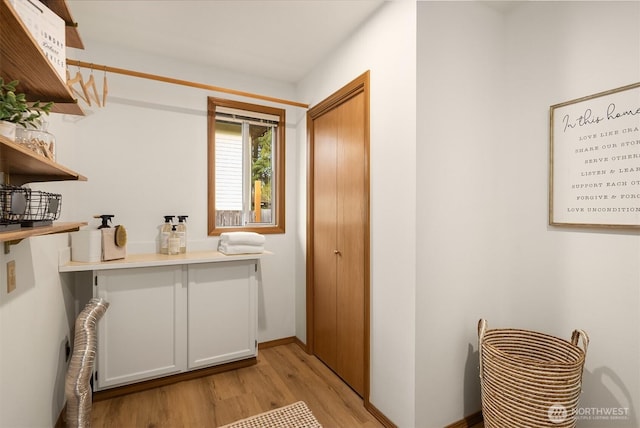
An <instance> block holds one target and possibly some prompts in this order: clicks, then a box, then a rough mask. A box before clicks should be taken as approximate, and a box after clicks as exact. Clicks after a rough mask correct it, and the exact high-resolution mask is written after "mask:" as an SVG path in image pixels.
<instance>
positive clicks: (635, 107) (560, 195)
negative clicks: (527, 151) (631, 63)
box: [549, 82, 640, 228]
mask: <svg viewBox="0 0 640 428" xmlns="http://www.w3.org/2000/svg"><path fill="white" fill-rule="evenodd" d="M549 128H550V148H549V224H550V225H551V226H583V227H614V228H640V82H638V83H634V84H631V85H627V86H623V87H620V88H616V89H612V90H609V91H605V92H600V93H597V94H594V95H589V96H586V97H582V98H579V99H575V100H572V101H567V102H564V103H560V104H556V105H552V106H551V108H550V127H549Z"/></svg>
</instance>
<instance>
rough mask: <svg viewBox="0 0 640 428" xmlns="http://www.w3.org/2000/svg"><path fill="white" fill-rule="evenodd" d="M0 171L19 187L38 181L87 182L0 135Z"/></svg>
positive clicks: (78, 175)
mask: <svg viewBox="0 0 640 428" xmlns="http://www.w3.org/2000/svg"><path fill="white" fill-rule="evenodd" d="M0 171H2V172H4V173H5V174H9V177H10V183H8V184H13V185H16V186H21V185H23V184H25V183H33V182H40V181H66V180H77V181H87V178H86V177H85V176H83V175H80V174H78V173H77V172H75V171H72V170H70V169H68V168H66V167H64V166H62V165H60V164H57V163H55V162H53V161H50V160H49V159H47V158H45V157H44V156H41V155H39V154H37V153H35V152H34V151H32V150H29V149H28V148H26V147H23V146H21V145H20V144H17V143H14V142H13V141H11V140H9V139H8V138H6V137H3V136H1V135H0Z"/></svg>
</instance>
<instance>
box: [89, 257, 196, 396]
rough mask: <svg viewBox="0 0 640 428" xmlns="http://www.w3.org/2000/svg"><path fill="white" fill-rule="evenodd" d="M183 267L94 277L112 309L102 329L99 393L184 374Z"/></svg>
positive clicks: (100, 273) (113, 272)
mask: <svg viewBox="0 0 640 428" xmlns="http://www.w3.org/2000/svg"><path fill="white" fill-rule="evenodd" d="M185 276H186V274H185V273H184V269H183V267H182V266H165V267H153V268H136V269H117V270H105V271H98V272H96V274H95V281H96V284H97V286H96V287H95V288H96V291H95V294H97V296H98V297H102V298H104V299H105V300H106V301H108V302H109V303H110V305H109V310H108V311H107V312H106V313H105V315H104V317H103V318H102V319H101V320H100V322H99V323H98V355H97V365H96V371H97V375H96V386H97V388H96V389H98V390H99V389H104V388H109V387H113V386H118V385H124V384H129V383H132V382H136V381H140V380H144V379H151V378H155V377H159V376H165V375H169V374H173V373H179V372H181V371H184V370H185V367H186V337H185V334H184V330H185V326H186V302H185V292H184V290H185V287H186V282H185V278H184V277H185Z"/></svg>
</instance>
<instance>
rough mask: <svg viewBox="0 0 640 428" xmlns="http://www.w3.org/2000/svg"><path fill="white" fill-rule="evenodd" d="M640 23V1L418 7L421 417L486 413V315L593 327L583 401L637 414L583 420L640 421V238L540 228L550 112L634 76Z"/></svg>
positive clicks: (443, 419) (561, 327) (555, 326)
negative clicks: (482, 354) (480, 363)
mask: <svg viewBox="0 0 640 428" xmlns="http://www.w3.org/2000/svg"><path fill="white" fill-rule="evenodd" d="M452 22H455V23H456V24H455V25H451V23H452ZM638 22H640V3H638V2H604V1H603V2H523V3H520V4H519V5H518V6H517V7H515V8H513V9H512V10H510V11H508V12H507V13H506V14H505V15H503V14H501V13H500V12H499V11H497V10H494V9H491V8H487V7H485V6H484V5H482V4H477V3H474V2H419V4H418V118H419V119H418V138H417V139H418V141H417V147H418V150H417V154H418V156H417V157H418V164H419V168H418V192H417V194H418V206H417V212H418V218H419V219H420V222H419V225H418V236H417V241H418V246H417V284H418V286H417V289H418V290H417V293H416V296H417V298H416V307H417V309H416V313H417V315H416V318H417V321H416V361H418V362H420V363H418V364H417V368H416V374H417V380H416V384H417V385H416V425H417V426H422V427H436V426H443V425H445V424H447V423H450V422H452V421H455V420H458V419H460V418H461V417H462V416H464V415H467V414H470V413H473V412H475V411H477V410H479V408H480V396H479V381H478V377H477V376H478V370H477V358H478V356H477V334H476V324H477V321H478V319H479V318H481V317H483V318H486V319H488V321H489V326H490V327H517V328H529V329H534V330H539V331H544V332H547V333H550V334H553V335H556V336H559V337H563V338H567V339H568V338H569V337H570V334H571V331H572V330H573V329H575V328H580V329H584V330H586V331H587V333H588V334H589V335H590V337H591V345H590V347H589V350H588V353H587V362H586V366H585V372H584V384H583V394H582V396H581V407H584V408H587V407H595V408H605V409H606V408H613V407H622V408H629V417H628V418H626V419H624V420H620V421H602V420H591V421H588V420H581V421H580V426H594V427H603V426H616V427H618V426H628V427H634V426H638V425H639V424H640V419H639V416H638V412H639V411H640V371H639V367H638V361H640V316H639V313H640V310H639V309H640V291H639V290H640V257H639V256H640V240H639V238H638V232H637V231H618V232H614V231H602V230H589V229H564V228H554V227H549V226H548V225H547V207H548V203H547V185H548V162H549V161H548V144H549V141H548V140H549V137H548V129H549V128H548V123H549V121H548V114H549V106H550V105H553V104H556V103H559V102H563V101H568V100H571V99H575V98H578V97H581V96H585V95H589V94H593V93H596V92H600V91H604V90H607V89H612V88H616V87H620V86H623V85H626V84H629V83H634V82H637V81H638V79H639V76H640V30H639V27H638ZM460 28H464V29H465V31H460Z"/></svg>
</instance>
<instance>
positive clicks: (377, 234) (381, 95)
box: [296, 1, 416, 427]
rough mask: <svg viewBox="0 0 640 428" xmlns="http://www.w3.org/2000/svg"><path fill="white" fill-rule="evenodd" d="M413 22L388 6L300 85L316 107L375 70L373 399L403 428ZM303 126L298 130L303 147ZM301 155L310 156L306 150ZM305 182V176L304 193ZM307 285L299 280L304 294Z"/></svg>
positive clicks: (410, 7)
mask: <svg viewBox="0 0 640 428" xmlns="http://www.w3.org/2000/svg"><path fill="white" fill-rule="evenodd" d="M415 25H416V6H415V3H414V2H412V1H397V2H386V3H385V4H384V5H383V6H382V7H381V8H380V9H379V10H378V11H377V12H376V13H375V14H374V15H373V16H372V18H371V19H370V20H369V21H368V22H367V23H366V24H365V25H364V26H363V27H362V28H360V29H359V30H358V31H357V32H356V33H355V34H354V35H353V37H352V38H351V39H350V40H348V41H347V42H346V43H344V44H343V46H342V47H341V48H340V49H338V50H337V51H335V52H334V53H332V55H331V56H330V57H329V58H327V59H326V60H325V61H324V62H323V64H321V65H320V66H318V67H317V68H316V69H315V70H314V71H313V72H312V73H311V74H310V75H309V76H307V77H306V78H304V79H303V80H302V82H300V84H299V87H298V98H300V99H302V100H304V101H305V102H310V103H311V105H315V104H317V103H319V102H320V101H322V100H323V99H324V98H326V97H327V96H329V95H330V94H332V93H333V92H335V91H337V90H338V89H340V88H341V87H342V86H344V85H345V84H347V83H348V82H350V81H351V80H353V79H354V78H356V77H357V76H359V75H360V74H362V73H363V72H365V71H366V70H370V71H371V75H370V81H371V102H370V104H371V106H370V108H371V129H370V132H371V139H370V140H371V141H370V159H371V164H370V175H371V373H370V376H371V394H370V401H371V403H372V404H373V405H374V406H376V408H378V409H379V410H380V411H382V413H384V414H385V415H386V416H387V417H389V418H390V419H391V420H392V421H394V422H395V423H396V424H399V425H400V426H405V427H411V426H413V425H414V355H415V350H414V323H415V321H414V309H413V307H414V306H413V301H414V296H415V249H414V248H415V221H416V219H415V205H416V203H415V181H416V180H415V174H416V173H415V117H416V115H415V70H416V63H415V39H416V33H415ZM305 126H306V124H305V123H304V122H301V125H300V126H299V128H298V129H299V131H298V139H299V145H300V148H301V149H302V147H306V137H305V135H306V134H305V132H304V131H305V129H306V128H305ZM299 153H300V159H305V157H306V151H305V153H303V152H302V150H301V151H300V152H299ZM299 164H302V161H299ZM304 180H306V174H304V173H303V172H301V174H300V185H299V186H300V187H301V188H302V187H303V186H304V185H305V184H304ZM305 215H306V214H304V215H303V214H302V213H301V214H300V218H301V221H302V219H304V218H305V217H304V216H305ZM399 215H400V216H401V217H399ZM304 287H305V283H304V282H303V281H298V282H297V289H298V291H299V292H300V294H303V292H304ZM297 302H298V308H299V310H298V311H296V316H297V318H298V323H297V324H296V325H297V330H296V333H297V335H298V336H302V335H303V334H304V322H303V321H301V318H303V317H304V312H303V308H302V302H301V301H300V299H297Z"/></svg>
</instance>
